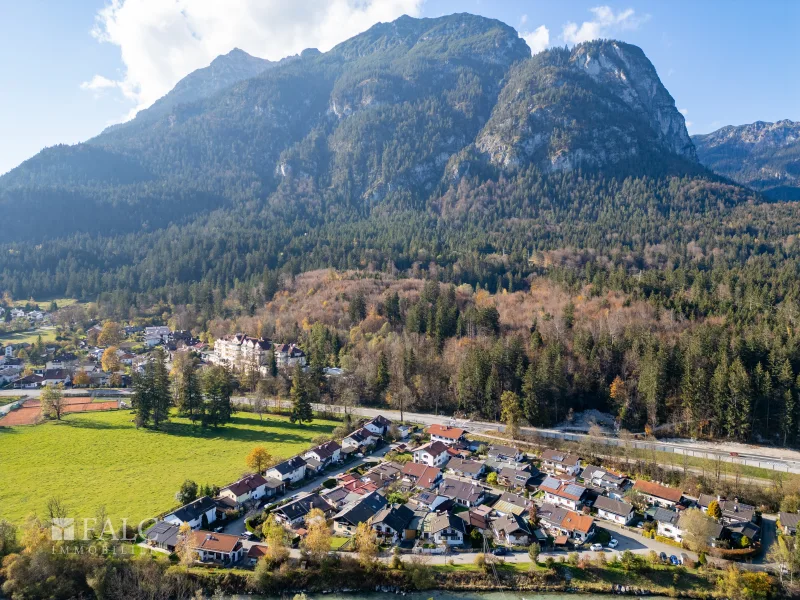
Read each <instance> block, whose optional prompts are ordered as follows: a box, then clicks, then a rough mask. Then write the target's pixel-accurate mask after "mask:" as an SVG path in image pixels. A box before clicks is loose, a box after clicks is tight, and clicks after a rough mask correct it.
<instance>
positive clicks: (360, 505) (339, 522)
mask: <svg viewBox="0 0 800 600" xmlns="http://www.w3.org/2000/svg"><path fill="white" fill-rule="evenodd" d="M386 504H387V502H386V498H384V497H383V496H381V495H380V494H379V493H378V492H372V493H370V494H367V495H365V496H363V497H361V498H359V499H358V500H355V501H353V502H350V503H349V504H347V505H345V506H344V507H343V508H342V509H341V510H340V511H339V512H338V513H337V514H336V515H335V516H334V517H333V531H334V533H336V534H337V535H348V536H349V535H353V534H354V533H355V531H356V528H357V527H358V524H359V523H367V522H369V520H370V519H371V518H372V517H373V516H375V515H376V514H377V513H378V511H380V510H381V509H383V508H384V507H385V506H386Z"/></svg>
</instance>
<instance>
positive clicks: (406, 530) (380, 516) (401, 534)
mask: <svg viewBox="0 0 800 600" xmlns="http://www.w3.org/2000/svg"><path fill="white" fill-rule="evenodd" d="M413 518H414V511H412V510H411V509H410V508H408V507H407V506H406V505H405V504H392V505H390V506H384V507H383V508H382V509H381V510H379V511H378V512H377V513H375V514H374V515H373V516H372V518H371V519H370V521H369V523H370V527H372V530H373V531H375V533H376V535H377V537H378V539H379V540H381V541H383V542H384V543H390V544H396V543H397V542H399V541H400V540H413V539H414V538H415V537H416V536H417V531H416V529H413V528H412V527H411V521H412V519H413Z"/></svg>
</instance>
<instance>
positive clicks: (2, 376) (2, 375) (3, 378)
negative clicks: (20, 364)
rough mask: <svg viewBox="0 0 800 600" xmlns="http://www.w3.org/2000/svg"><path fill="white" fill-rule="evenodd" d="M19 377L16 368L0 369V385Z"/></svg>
mask: <svg viewBox="0 0 800 600" xmlns="http://www.w3.org/2000/svg"><path fill="white" fill-rule="evenodd" d="M18 379H19V371H18V370H17V369H11V368H8V367H6V368H4V369H0V385H6V384H7V383H14V382H15V381H17V380H18Z"/></svg>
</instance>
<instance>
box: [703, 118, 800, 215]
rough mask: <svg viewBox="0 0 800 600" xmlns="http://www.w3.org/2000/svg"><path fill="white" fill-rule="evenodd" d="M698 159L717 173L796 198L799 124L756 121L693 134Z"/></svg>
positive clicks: (798, 190)
mask: <svg viewBox="0 0 800 600" xmlns="http://www.w3.org/2000/svg"><path fill="white" fill-rule="evenodd" d="M692 139H693V140H694V143H695V145H696V146H697V154H698V156H699V157H700V161H701V162H702V163H703V164H704V165H705V166H707V167H708V168H710V169H712V170H714V171H716V172H717V173H719V174H720V175H724V176H726V177H730V178H731V179H733V180H734V181H737V182H739V183H743V184H745V185H748V186H750V187H752V188H754V189H756V190H759V191H762V192H764V193H765V194H766V195H767V196H770V197H772V198H775V199H783V200H800V123H799V122H796V121H789V120H783V121H778V122H777V123H765V122H764V121H757V122H755V123H751V124H749V125H740V126H731V125H729V126H727V127H723V128H722V129H718V130H717V131H714V132H713V133H708V134H704V135H696V136H693V137H692Z"/></svg>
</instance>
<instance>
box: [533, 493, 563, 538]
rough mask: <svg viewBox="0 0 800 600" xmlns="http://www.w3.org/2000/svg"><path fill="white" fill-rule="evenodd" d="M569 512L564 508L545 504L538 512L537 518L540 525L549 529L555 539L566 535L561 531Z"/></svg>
mask: <svg viewBox="0 0 800 600" xmlns="http://www.w3.org/2000/svg"><path fill="white" fill-rule="evenodd" d="M568 512H569V511H568V510H567V509H566V508H564V507H563V506H556V505H555V504H549V503H547V502H545V503H544V504H542V505H541V506H540V507H539V509H538V510H537V511H536V516H537V517H538V518H539V523H541V524H542V526H543V527H544V528H545V529H547V531H549V532H550V533H551V535H553V536H554V537H555V536H557V535H564V532H562V531H561V523H562V522H563V521H564V518H565V517H566V516H567V513H568Z"/></svg>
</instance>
